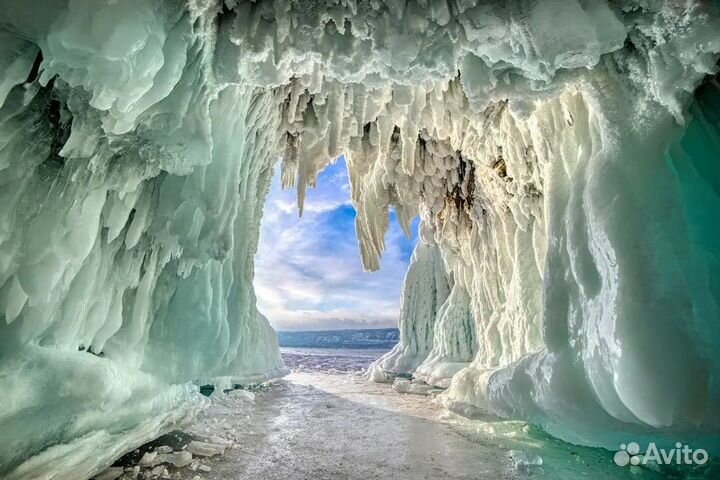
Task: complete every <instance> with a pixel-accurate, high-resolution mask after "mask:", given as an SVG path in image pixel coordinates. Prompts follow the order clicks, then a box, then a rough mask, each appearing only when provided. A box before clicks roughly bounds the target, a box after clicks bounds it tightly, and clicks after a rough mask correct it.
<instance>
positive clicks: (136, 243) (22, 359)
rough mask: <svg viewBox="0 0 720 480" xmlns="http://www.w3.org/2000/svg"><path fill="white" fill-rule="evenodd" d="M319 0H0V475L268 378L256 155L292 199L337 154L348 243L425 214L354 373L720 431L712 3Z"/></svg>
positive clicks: (59, 474) (652, 433) (271, 336)
mask: <svg viewBox="0 0 720 480" xmlns="http://www.w3.org/2000/svg"><path fill="white" fill-rule="evenodd" d="M327 3H328V5H324V4H323V2H313V6H312V8H311V6H310V4H308V3H307V2H303V1H289V2H280V1H278V2H270V1H267V2H266V1H257V2H250V1H235V0H225V1H221V0H203V1H188V2H183V1H177V2H170V1H161V0H125V1H122V2H119V1H114V0H68V1H65V0H42V1H39V2H23V1H18V0H3V1H0V7H2V8H0V65H1V66H2V68H0V389H1V390H2V391H3V393H4V395H5V397H4V398H6V399H7V401H3V402H2V404H1V405H0V476H2V477H3V478H8V479H10V480H13V479H15V480H16V479H24V478H42V477H43V476H45V475H47V473H48V472H52V473H53V474H54V475H55V478H67V479H70V478H72V479H76V478H89V477H90V476H92V475H93V474H94V473H96V472H98V471H99V470H101V469H102V468H103V467H105V466H107V465H108V464H109V463H110V462H111V461H112V459H114V458H117V457H118V456H120V455H121V454H122V453H124V452H126V451H128V450H132V449H133V448H135V447H136V446H137V445H139V444H142V443H144V442H146V441H148V440H150V439H152V438H156V437H157V436H158V435H160V434H162V433H163V432H166V431H168V430H169V429H172V428H174V427H175V426H177V425H179V424H182V423H183V422H187V421H190V420H191V419H192V418H193V417H194V416H195V415H196V414H197V412H198V411H199V410H200V409H202V408H203V407H204V405H205V404H206V399H205V398H204V397H203V396H202V395H201V394H200V393H199V391H198V385H204V384H216V385H226V384H229V383H230V384H232V383H252V382H260V381H263V380H266V379H268V378H273V377H276V376H278V375H282V374H283V372H284V371H285V369H284V367H283V363H282V360H281V357H280V353H279V349H278V345H277V339H276V334H275V331H274V330H273V329H272V327H271V326H270V324H269V323H268V321H267V319H266V318H265V317H264V316H263V315H262V314H260V313H259V312H258V309H257V296H256V293H255V290H254V288H253V276H254V273H255V265H254V254H255V252H256V251H257V248H258V236H259V232H260V228H261V218H262V212H263V206H264V204H265V201H266V198H267V194H268V191H269V188H270V185H271V181H272V178H273V175H274V170H275V167H276V164H277V160H278V156H279V157H280V158H281V167H280V168H281V171H282V173H281V179H282V184H283V185H284V186H286V187H294V188H295V189H296V191H297V193H298V202H297V203H298V206H299V208H300V210H301V211H302V210H303V209H304V208H305V203H304V199H305V193H306V190H307V188H308V187H309V186H311V185H313V184H315V182H316V180H317V178H318V175H319V172H321V171H323V170H324V169H325V168H326V167H327V166H328V165H329V164H331V163H332V162H333V161H335V160H336V159H337V158H338V157H339V156H340V155H341V154H342V155H344V158H345V161H346V164H347V171H348V174H349V183H350V200H351V202H352V205H353V208H354V210H355V212H356V216H355V231H356V237H357V241H358V244H359V250H360V259H361V261H362V265H363V267H364V268H365V269H367V270H371V271H373V270H377V269H378V268H379V266H380V258H381V257H382V254H383V253H384V252H385V251H386V247H387V245H386V242H385V235H386V230H387V228H388V216H389V212H390V211H391V210H392V211H394V212H395V214H396V216H397V220H398V223H399V224H400V225H401V226H402V227H403V228H404V229H406V230H408V229H409V226H410V223H411V220H412V219H413V218H416V217H418V218H419V219H420V224H419V227H418V238H419V240H418V242H417V246H416V248H415V251H414V254H413V256H412V258H411V261H410V266H409V268H408V272H407V275H406V279H405V282H404V287H403V293H402V300H401V313H400V329H401V341H400V344H399V345H398V347H397V348H396V349H395V350H393V352H392V353H391V354H389V355H388V356H387V357H385V358H384V359H383V360H382V361H381V362H379V363H378V364H377V365H376V367H375V368H374V369H373V372H372V377H373V379H375V380H380V381H382V380H383V379H385V378H386V375H391V374H397V373H412V374H413V375H416V376H419V377H422V378H424V379H426V381H427V382H428V383H431V384H438V385H442V386H444V387H447V391H446V393H445V394H444V396H443V398H444V402H445V406H446V407H448V408H450V409H451V410H453V411H455V412H459V413H462V414H464V415H474V414H476V413H477V412H487V413H491V414H493V415H497V416H499V417H503V418H516V419H524V420H526V421H528V422H531V423H533V424H534V425H537V426H539V427H540V428H542V429H543V430H545V431H546V432H548V433H549V434H551V435H553V436H556V437H558V438H561V439H563V440H565V441H568V442H572V443H577V444H581V445H591V446H598V447H604V448H610V449H616V448H617V447H618V445H619V444H620V443H621V442H623V441H626V440H627V439H628V438H632V439H635V440H643V441H646V440H647V441H649V440H652V441H654V442H656V443H657V444H658V446H661V447H662V446H663V445H668V446H671V445H674V443H675V442H677V441H682V442H683V443H693V442H694V443H701V444H702V446H703V448H705V449H706V450H707V451H708V452H710V453H711V455H715V454H717V453H718V452H720V435H719V432H720V412H718V410H717V408H714V407H715V406H716V405H718V402H719V401H720V387H719V383H718V379H719V378H720V355H719V354H718V352H720V322H718V321H717V320H718V318H720V260H719V259H720V237H719V235H720V230H719V229H718V227H717V221H716V218H717V212H718V211H720V170H719V167H718V165H720V164H719V163H718V158H719V157H720V141H719V140H718V139H719V138H720V134H719V125H720V117H719V116H718V112H719V111H720V107H719V106H718V105H719V104H720V100H719V98H720V94H719V93H718V92H719V91H720V89H718V79H717V72H718V57H720V36H719V35H718V32H719V31H720V14H719V13H718V5H717V2H708V1H701V0H688V1H686V2H682V5H679V4H678V3H677V2H645V1H634V0H619V1H611V2H603V1H586V0H563V1H562V2H560V1H542V2H473V1H456V0H451V1H434V0H433V1H431V0H425V1H418V2H391V1H387V2H385V1H372V2H364V1H361V2H354V1H345V0H342V1H339V2H327ZM321 4H323V5H322V6H321ZM639 332H642V333H643V334H639ZM646 332H651V333H652V334H649V333H648V334H645V333H646ZM91 353H93V354H91ZM671 448H672V447H671Z"/></svg>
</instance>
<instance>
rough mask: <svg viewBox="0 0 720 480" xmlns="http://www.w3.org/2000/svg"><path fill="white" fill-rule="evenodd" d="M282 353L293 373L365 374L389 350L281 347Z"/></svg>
mask: <svg viewBox="0 0 720 480" xmlns="http://www.w3.org/2000/svg"><path fill="white" fill-rule="evenodd" d="M280 352H281V353H282V357H283V360H284V361H285V365H286V366H287V367H288V368H289V369H290V370H292V371H293V372H325V373H349V372H364V371H365V370H367V368H368V367H369V366H370V364H371V363H373V362H374V361H375V360H377V359H378V358H380V357H382V356H383V355H384V354H385V353H387V352H388V349H383V348H289V347H281V348H280Z"/></svg>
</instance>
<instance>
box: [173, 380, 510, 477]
mask: <svg viewBox="0 0 720 480" xmlns="http://www.w3.org/2000/svg"><path fill="white" fill-rule="evenodd" d="M233 397H235V398H233ZM238 407H240V408H238ZM441 414H442V409H441V408H440V407H439V406H437V405H435V404H433V403H431V402H428V399H427V398H425V397H418V396H412V395H401V394H398V393H395V392H394V391H393V390H392V389H391V388H390V387H389V386H388V385H377V384H371V383H368V382H365V381H363V380H362V379H359V378H357V377H353V376H349V375H330V374H322V373H293V374H291V375H290V376H288V377H286V378H285V379H284V380H283V381H280V382H276V383H274V384H273V385H271V386H270V387H269V389H267V390H266V391H263V392H259V393H257V394H256V396H255V400H254V402H252V403H249V402H248V401H247V400H246V399H244V398H243V397H242V395H237V394H234V395H233V394H231V395H230V397H229V398H226V399H224V400H221V399H218V401H216V403H215V404H214V405H213V407H212V408H211V409H210V411H208V412H207V414H206V415H204V417H203V418H202V420H201V422H200V424H199V425H196V426H195V427H194V428H193V429H192V430H193V431H195V432H198V433H200V432H203V430H206V431H205V432H203V433H220V434H221V435H223V436H225V437H230V436H233V437H234V436H235V435H236V434H237V433H238V432H242V433H241V435H239V436H237V440H238V443H237V444H236V447H235V448H232V449H230V450H228V451H227V452H226V454H225V455H224V456H223V457H216V458H217V460H215V461H212V460H211V461H209V462H206V463H207V464H209V465H210V466H211V467H212V470H211V472H209V473H207V474H205V475H204V478H206V479H218V480H219V479H241V478H247V479H254V478H258V479H260V478H262V479H275V478H277V479H288V478H302V479H333V480H335V479H339V478H347V479H369V478H413V479H415V478H417V479H422V478H447V479H477V478H488V479H493V480H495V479H497V480H499V479H503V478H513V476H511V475H510V474H509V473H508V472H509V471H510V462H509V461H508V459H506V456H505V453H504V452H501V451H499V450H498V449H497V448H494V447H492V446H484V445H479V444H477V443H475V442H474V441H473V440H472V439H470V438H467V437H464V436H462V435H460V434H459V433H458V432H456V431H454V430H453V429H452V428H451V426H450V425H447V424H444V423H441V422H439V421H438V419H439V416H440V415H441ZM482 459H491V460H492V461H489V462H483V461H481V460H482ZM187 473H188V475H186V476H183V477H180V478H188V479H190V478H192V475H190V472H187Z"/></svg>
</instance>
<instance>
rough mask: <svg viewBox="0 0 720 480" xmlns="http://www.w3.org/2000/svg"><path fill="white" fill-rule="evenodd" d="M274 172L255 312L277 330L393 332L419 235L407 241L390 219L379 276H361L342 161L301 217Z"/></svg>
mask: <svg viewBox="0 0 720 480" xmlns="http://www.w3.org/2000/svg"><path fill="white" fill-rule="evenodd" d="M279 170H280V169H279V168H278V171H277V172H276V175H275V178H274V179H273V183H272V187H271V189H270V194H269V196H268V200H267V203H266V205H265V211H264V215H263V222H262V227H261V230H260V245H259V247H258V253H257V256H256V257H255V291H256V293H257V297H258V308H259V310H260V311H261V312H262V313H263V314H264V315H265V316H266V317H268V320H270V323H271V324H272V325H273V327H275V328H276V329H277V330H318V329H338V328H380V327H394V326H397V321H398V314H399V310H400V290H401V287H402V280H403V278H404V276H405V271H406V270H407V266H408V263H409V261H410V255H411V254H412V249H413V246H414V245H415V239H416V236H417V220H416V221H415V222H414V223H413V238H412V239H408V238H406V237H405V235H404V233H403V232H402V229H401V228H400V225H399V224H398V222H397V219H396V218H395V213H394V212H391V214H390V229H389V230H388V232H387V234H386V235H385V241H386V246H387V251H386V252H385V254H384V255H383V258H382V261H381V266H380V271H378V272H373V273H368V272H364V271H363V269H362V264H361V262H360V255H359V252H358V244H357V238H356V236H355V209H354V208H353V206H352V204H351V203H350V185H349V183H348V177H347V170H346V167H345V161H344V159H343V158H342V157H341V158H340V159H339V160H338V161H337V162H336V163H335V164H334V165H330V166H328V167H327V168H326V169H325V170H324V171H323V172H322V173H320V175H319V178H318V182H317V183H318V186H317V188H315V189H308V191H307V198H306V199H305V211H304V213H303V216H302V218H298V213H297V200H296V195H297V194H296V191H295V189H290V190H285V191H283V190H282V189H281V188H280V172H279Z"/></svg>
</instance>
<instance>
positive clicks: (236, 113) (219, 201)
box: [0, 0, 283, 480]
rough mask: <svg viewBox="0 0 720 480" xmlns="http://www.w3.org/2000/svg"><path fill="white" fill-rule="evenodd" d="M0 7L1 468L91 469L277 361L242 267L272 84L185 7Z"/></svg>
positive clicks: (273, 114) (270, 162) (258, 189)
mask: <svg viewBox="0 0 720 480" xmlns="http://www.w3.org/2000/svg"><path fill="white" fill-rule="evenodd" d="M47 3H48V5H47V7H48V13H53V15H54V16H55V17H56V18H48V19H45V18H44V17H43V14H42V13H43V12H42V7H43V5H41V4H39V3H37V2H2V5H0V11H2V12H3V13H2V14H0V25H1V26H2V37H3V39H4V40H3V41H2V42H0V51H2V53H1V54H0V61H1V62H2V63H3V65H4V67H5V68H3V69H2V71H1V73H0V75H2V80H1V81H0V101H1V103H2V108H1V110H0V389H1V390H2V392H3V394H2V398H3V401H2V402H0V403H1V405H0V477H2V478H7V479H19V478H33V479H38V478H51V477H52V478H54V479H55V478H63V479H72V480H77V479H79V478H86V477H88V476H90V475H91V474H92V473H93V472H95V471H97V470H98V469H102V468H103V467H104V466H106V465H107V464H108V463H109V462H111V461H113V459H114V458H116V457H118V456H119V455H121V454H122V453H124V452H126V451H128V450H131V449H133V448H135V447H136V446H138V445H139V444H141V443H143V442H145V441H148V440H150V439H152V438H154V437H156V436H158V435H160V434H162V433H164V432H165V431H168V430H171V429H173V428H176V427H177V426H178V425H179V424H180V423H181V422H183V421H186V420H188V419H190V418H191V417H192V415H193V414H194V413H195V412H196V411H197V410H198V409H199V408H201V407H202V406H203V405H204V402H205V400H204V397H202V396H201V395H200V394H199V391H198V389H197V387H196V386H193V385H192V383H190V382H223V383H227V382H247V381H257V380H262V379H265V378H267V377H268V376H272V375H277V374H279V373H281V372H282V368H283V365H282V361H281V359H280V355H279V350H278V347H277V340H276V338H275V332H274V331H273V330H272V329H271V327H270V326H269V324H268V322H267V320H266V319H265V318H264V317H262V315H261V314H259V313H258V312H257V310H256V308H255V297H254V293H253V289H252V277H253V264H252V258H253V255H254V252H255V250H256V244H257V239H258V232H259V222H260V217H261V213H262V206H263V200H264V197H265V194H266V192H267V190H268V188H269V182H270V179H271V177H272V173H273V166H274V163H275V160H276V159H277V151H278V148H277V145H278V142H277V136H276V131H277V126H278V124H279V121H280V116H279V114H280V111H281V109H280V103H279V100H278V98H277V96H276V95H275V94H274V92H273V91H272V90H258V89H257V88H256V87H254V86H251V85H247V84H243V83H241V82H236V83H234V84H226V83H221V82H219V81H217V80H216V79H215V75H214V73H213V62H214V60H213V59H214V45H215V42H214V40H213V39H214V32H215V30H216V28H217V25H216V18H215V12H214V11H213V13H212V14H210V13H208V12H202V11H198V10H193V9H190V8H189V7H188V6H186V5H183V4H182V3H180V2H146V1H139V0H130V1H123V2H95V1H75V0H73V1H71V2H68V3H67V4H64V3H63V2H47Z"/></svg>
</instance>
